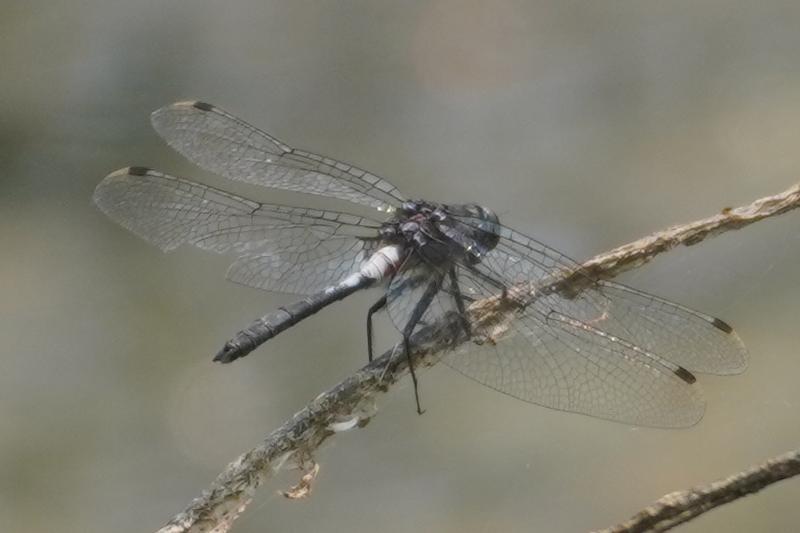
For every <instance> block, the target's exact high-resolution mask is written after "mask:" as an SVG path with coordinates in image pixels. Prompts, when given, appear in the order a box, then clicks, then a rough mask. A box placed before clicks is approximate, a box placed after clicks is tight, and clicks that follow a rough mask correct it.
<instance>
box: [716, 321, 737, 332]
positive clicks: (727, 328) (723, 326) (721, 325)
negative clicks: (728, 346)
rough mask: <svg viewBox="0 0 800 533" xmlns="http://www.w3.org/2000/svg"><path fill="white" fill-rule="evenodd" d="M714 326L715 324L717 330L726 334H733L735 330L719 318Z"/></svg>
mask: <svg viewBox="0 0 800 533" xmlns="http://www.w3.org/2000/svg"><path fill="white" fill-rule="evenodd" d="M712 324H714V327H715V328H717V329H721V330H722V331H724V332H725V333H733V328H732V327H731V326H730V324H728V323H727V322H725V321H724V320H720V319H719V318H715V319H714V321H713V322H712Z"/></svg>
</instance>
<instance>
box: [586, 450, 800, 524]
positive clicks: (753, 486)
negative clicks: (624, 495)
mask: <svg viewBox="0 0 800 533" xmlns="http://www.w3.org/2000/svg"><path fill="white" fill-rule="evenodd" d="M798 474H800V450H795V451H792V452H789V453H786V454H784V455H780V456H778V457H775V458H773V459H770V460H769V461H767V462H766V463H764V464H761V465H758V466H754V467H752V468H749V469H748V470H745V471H743V472H739V473H738V474H734V475H732V476H730V477H728V478H725V479H721V480H719V481H715V482H713V483H710V484H708V485H703V486H700V487H695V488H693V489H689V490H684V491H681V492H673V493H672V494H667V495H666V496H664V497H663V498H661V499H659V500H657V501H656V502H654V503H653V504H652V505H650V506H649V507H647V508H646V509H643V510H642V511H640V512H638V513H636V515H634V516H633V517H631V519H630V520H628V521H626V522H623V523H622V524H619V525H616V526H614V527H612V528H609V529H604V530H602V531H597V532H595V533H639V532H644V531H666V530H668V529H672V528H673V527H675V526H678V525H680V524H683V523H684V522H688V521H689V520H691V519H693V518H695V517H697V516H699V515H701V514H703V513H705V512H706V511H710V510H711V509H713V508H715V507H719V506H720V505H724V504H726V503H730V502H732V501H734V500H737V499H739V498H742V497H744V496H747V495H749V494H755V493H756V492H758V491H760V490H761V489H763V488H765V487H767V486H769V485H771V484H773V483H777V482H778V481H782V480H784V479H787V478H790V477H792V476H796V475H798Z"/></svg>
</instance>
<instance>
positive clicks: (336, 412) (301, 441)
mask: <svg viewBox="0 0 800 533" xmlns="http://www.w3.org/2000/svg"><path fill="white" fill-rule="evenodd" d="M797 207H800V184H798V185H795V186H794V187H791V188H790V189H788V190H786V191H784V192H782V193H780V194H777V195H775V196H770V197H766V198H762V199H760V200H756V201H755V202H753V203H751V204H749V205H745V206H742V207H738V208H735V209H733V208H725V209H723V210H722V212H721V213H720V214H717V215H714V216H711V217H709V218H706V219H703V220H698V221H696V222H692V223H689V224H683V225H678V226H673V227H670V228H667V229H665V230H663V231H660V232H657V233H654V234H652V235H650V236H648V237H645V238H643V239H640V240H638V241H635V242H632V243H630V244H626V245H624V246H621V247H619V248H616V249H614V250H611V251H610V252H607V253H604V254H601V255H598V256H596V257H594V258H592V259H590V260H588V261H586V262H585V263H583V265H582V267H581V269H579V270H576V271H574V272H562V273H559V274H558V275H557V276H554V277H553V279H552V280H551V283H550V285H549V287H548V289H549V290H556V291H569V290H572V291H579V290H580V289H581V288H582V287H583V286H585V284H586V283H587V280H591V279H592V278H594V279H600V278H603V279H608V278H613V277H615V276H617V275H618V274H620V273H621V272H624V271H626V270H630V269H632V268H636V267H639V266H641V265H643V264H645V263H647V262H648V261H650V260H651V259H653V258H654V257H655V256H656V255H658V254H660V253H662V252H666V251H668V250H670V249H672V248H674V247H675V246H678V245H680V244H683V245H686V246H690V245H693V244H697V243H699V242H701V241H702V240H704V239H706V238H708V237H712V236H715V235H718V234H720V233H723V232H726V231H729V230H734V229H739V228H742V227H744V226H747V225H748V224H752V223H753V222H756V221H759V220H762V219H764V218H767V217H771V216H776V215H780V214H782V213H785V212H787V211H789V210H792V209H795V208H797ZM587 274H588V275H587ZM526 285H527V284H523V286H521V287H515V288H513V289H512V290H515V291H516V290H518V291H528V292H529V291H531V287H530V286H526ZM539 290H541V285H539ZM508 301H509V299H507V298H503V299H500V298H497V297H490V298H486V299H484V300H480V301H478V302H474V303H473V305H476V304H477V306H476V307H477V308H481V312H488V313H490V314H491V313H492V312H494V313H495V314H496V315H498V316H508V315H510V313H507V311H508V309H503V306H504V305H505V304H506V303H507V302H508ZM462 331H463V328H461V326H460V323H459V322H458V321H457V320H453V319H452V317H450V319H449V320H448V319H447V317H446V318H445V319H444V320H443V322H442V323H441V324H433V325H430V326H428V327H426V328H423V329H421V330H420V331H419V332H418V333H416V334H415V335H414V336H413V337H412V339H411V346H413V350H412V361H413V363H414V365H415V366H416V365H420V364H422V365H432V364H435V362H436V360H435V358H434V357H429V356H432V355H434V354H437V353H440V352H443V351H445V350H448V349H451V348H453V347H454V346H455V345H458V344H459V343H461V342H464V341H465V340H467V339H465V338H464V334H463V333H462ZM406 371H407V366H406V359H405V357H395V349H391V350H389V351H387V352H386V353H384V354H383V355H382V356H381V357H378V358H376V359H374V360H373V361H372V362H371V363H369V364H368V365H366V366H364V367H363V368H361V369H360V370H358V371H357V372H356V373H355V374H353V375H352V376H350V377H348V378H346V379H345V380H344V381H342V382H341V383H339V384H338V385H336V386H335V387H333V388H332V389H330V390H328V391H327V392H323V393H322V394H320V395H319V396H318V397H317V398H315V399H314V400H313V401H312V402H311V403H309V404H308V405H307V406H306V407H305V408H303V409H302V410H301V411H299V412H298V413H296V414H295V415H294V416H293V417H292V418H291V419H289V420H287V421H286V422H285V423H284V424H283V425H282V426H281V427H279V428H278V429H276V430H274V431H273V432H272V433H270V434H269V435H268V436H267V437H266V439H265V440H264V441H263V442H262V443H261V444H259V445H258V446H256V447H255V448H253V449H252V450H250V451H248V452H245V453H244V454H242V455H241V456H240V457H239V458H238V459H236V460H235V461H234V462H232V463H231V464H229V465H228V466H227V467H226V468H225V470H224V471H223V472H222V473H221V474H220V475H219V476H218V477H217V479H216V480H215V481H214V482H213V483H212V485H211V487H210V488H209V489H207V490H205V491H204V492H203V494H202V495H201V496H200V497H198V498H195V499H194V500H193V501H192V502H191V504H189V506H188V507H187V508H186V509H185V510H184V511H182V512H181V513H179V514H177V515H176V516H175V517H173V518H172V519H171V520H170V521H169V522H168V523H167V524H166V525H165V526H164V527H162V528H161V529H160V530H159V531H158V533H199V532H201V531H202V532H215V533H223V532H225V531H228V530H229V529H230V528H231V525H232V523H233V521H234V520H235V519H236V518H237V517H238V516H239V514H241V513H242V512H243V511H244V510H245V508H246V507H247V505H248V504H249V503H250V500H251V499H252V496H253V494H254V492H255V490H256V488H258V486H259V485H261V484H262V483H263V482H264V481H265V480H266V479H267V478H268V477H269V476H270V474H271V473H272V472H273V471H274V470H276V469H278V468H280V467H281V466H282V465H283V464H284V462H286V461H287V460H291V461H292V462H294V463H295V464H297V465H301V466H302V465H303V464H304V463H305V462H307V461H308V460H309V459H310V458H311V456H312V454H313V452H314V450H316V449H317V448H318V447H319V446H320V445H321V444H322V443H323V442H324V441H325V440H326V439H327V438H328V437H331V436H332V435H334V434H335V433H336V432H337V431H341V430H345V429H350V428H352V427H354V426H356V425H358V426H363V425H365V424H366V423H367V422H368V421H369V418H370V417H371V416H372V415H373V414H374V411H375V409H374V398H375V396H376V395H377V393H380V392H386V390H388V387H389V386H390V385H392V384H393V383H395V382H396V381H397V380H399V379H400V378H401V377H402V376H403V375H404V374H405V373H406Z"/></svg>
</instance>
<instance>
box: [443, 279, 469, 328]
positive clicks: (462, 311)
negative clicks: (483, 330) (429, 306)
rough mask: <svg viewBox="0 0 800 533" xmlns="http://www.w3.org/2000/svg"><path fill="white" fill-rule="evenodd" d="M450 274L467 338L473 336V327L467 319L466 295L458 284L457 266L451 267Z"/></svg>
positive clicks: (454, 297) (454, 296)
mask: <svg viewBox="0 0 800 533" xmlns="http://www.w3.org/2000/svg"><path fill="white" fill-rule="evenodd" d="M448 275H449V276H450V285H451V287H452V289H451V290H452V291H453V299H454V300H455V301H456V309H458V316H459V318H461V327H462V328H464V333H465V334H466V335H467V339H469V338H471V337H472V329H471V328H470V325H469V320H467V311H466V308H465V306H464V295H463V294H461V287H459V286H458V278H457V277H456V267H455V266H452V267H450V271H449V273H448Z"/></svg>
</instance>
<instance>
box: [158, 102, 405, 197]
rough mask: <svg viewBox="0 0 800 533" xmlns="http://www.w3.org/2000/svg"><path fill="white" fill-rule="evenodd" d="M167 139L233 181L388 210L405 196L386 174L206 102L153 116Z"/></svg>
mask: <svg viewBox="0 0 800 533" xmlns="http://www.w3.org/2000/svg"><path fill="white" fill-rule="evenodd" d="M151 121H152V123H153V127H154V128H155V130H156V131H157V132H158V134H159V135H161V137H163V138H164V140H165V141H167V143H168V144H169V145H170V146H171V147H172V148H174V149H175V150H177V151H178V152H180V153H181V154H183V155H184V156H185V157H186V158H187V159H189V160H190V161H192V162H193V163H195V164H197V165H199V166H201V167H203V168H205V169H207V170H210V171H212V172H215V173H217V174H219V175H221V176H224V177H226V178H229V179H232V180H238V181H244V182H247V183H253V184H256V185H262V186H265V187H274V188H278V189H285V190H289V191H297V192H303V193H309V194H318V195H322V196H329V197H333V198H338V199H341V200H347V201H350V202H354V203H357V204H362V205H366V206H369V207H374V208H377V209H380V210H384V211H385V210H387V209H389V208H391V207H392V206H396V205H399V203H401V202H402V201H403V196H402V195H401V194H400V192H399V191H398V190H397V188H396V187H394V185H392V184H391V183H389V182H388V181H386V180H385V179H383V178H380V177H378V176H376V175H374V174H371V173H369V172H366V171H364V170H362V169H359V168H357V167H354V166H352V165H349V164H346V163H342V162H340V161H336V160H335V159H331V158H329V157H324V156H321V155H317V154H313V153H311V152H306V151H303V150H298V149H296V148H292V147H290V146H288V145H286V144H285V143H283V142H281V141H279V140H278V139H276V138H275V137H272V136H271V135H269V134H267V133H265V132H263V131H261V130H259V129H258V128H255V127H253V126H251V125H250V124H247V123H246V122H244V121H243V120H241V119H238V118H236V117H234V116H233V115H231V114H230V113H227V112H226V111H223V110H222V109H220V108H218V107H215V106H213V105H211V104H206V103H204V102H178V103H175V104H172V105H168V106H166V107H163V108H161V109H159V110H157V111H155V112H153V114H152V116H151Z"/></svg>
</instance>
